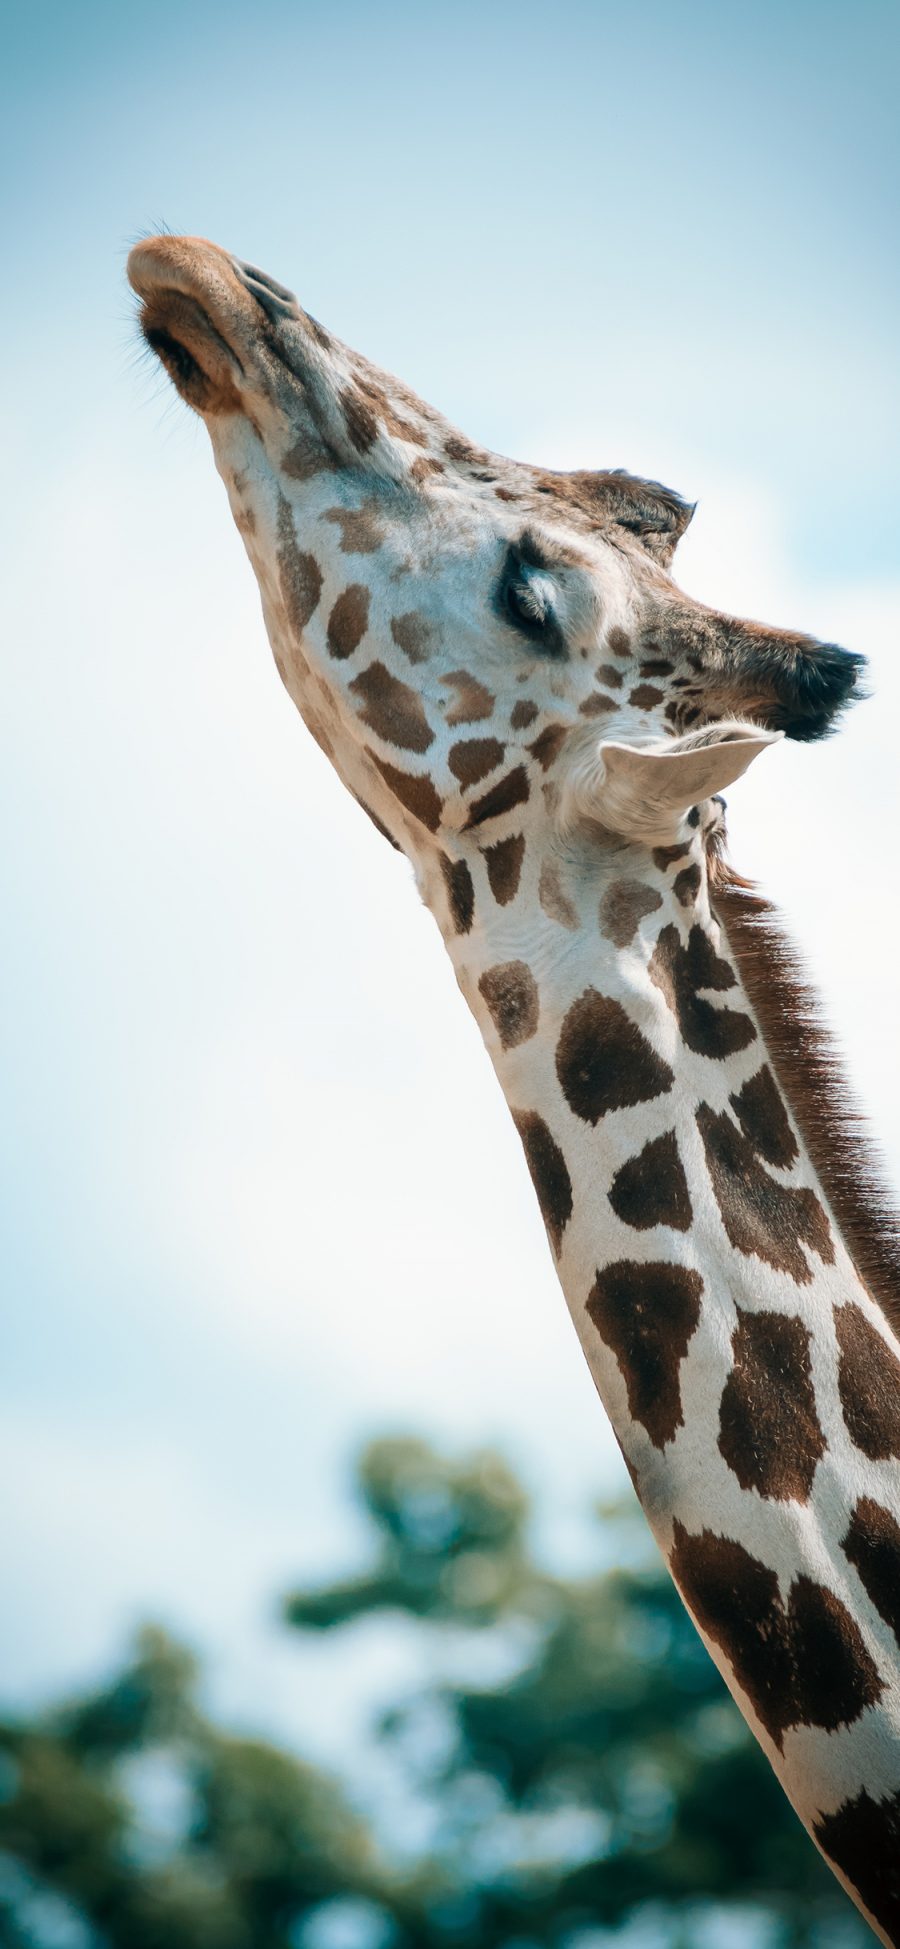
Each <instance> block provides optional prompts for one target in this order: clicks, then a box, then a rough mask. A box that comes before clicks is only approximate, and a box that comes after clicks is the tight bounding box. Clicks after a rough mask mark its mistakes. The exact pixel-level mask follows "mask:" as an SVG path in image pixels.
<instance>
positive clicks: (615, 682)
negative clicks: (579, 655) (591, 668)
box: [594, 663, 625, 690]
mask: <svg viewBox="0 0 900 1949" xmlns="http://www.w3.org/2000/svg"><path fill="white" fill-rule="evenodd" d="M594 675H595V677H596V679H597V682H598V683H601V684H609V687H610V690H621V688H622V685H623V683H624V682H625V679H624V677H623V675H622V672H621V670H617V669H616V666H615V664H614V663H598V665H597V668H596V670H595V672H594Z"/></svg>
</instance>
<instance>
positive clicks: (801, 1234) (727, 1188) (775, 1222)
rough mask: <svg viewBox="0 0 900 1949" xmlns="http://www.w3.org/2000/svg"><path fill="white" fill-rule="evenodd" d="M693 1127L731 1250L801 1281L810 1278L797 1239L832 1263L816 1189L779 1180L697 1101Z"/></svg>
mask: <svg viewBox="0 0 900 1949" xmlns="http://www.w3.org/2000/svg"><path fill="white" fill-rule="evenodd" d="M697 1128H698V1130H699V1132H700V1135H701V1137H702V1139H703V1148H704V1150H705V1152H706V1167H707V1170H708V1171H709V1178H710V1183H711V1185H712V1188H713V1192H714V1195H715V1200H716V1204H717V1205H718V1207H719V1211H720V1213H721V1217H722V1223H723V1225H724V1227H725V1230H726V1232H727V1234H728V1237H729V1239H730V1241H731V1244H732V1245H733V1246H734V1247H735V1250H736V1251H738V1252H746V1253H747V1254H748V1255H751V1254H752V1256H753V1257H754V1258H757V1259H762V1260H763V1261H764V1263H765V1264H766V1265H770V1266H774V1267H775V1270H776V1272H787V1273H790V1276H791V1278H792V1279H796V1281H797V1284H798V1285H801V1286H805V1285H808V1283H809V1281H810V1279H811V1278H812V1272H811V1270H810V1266H809V1261H808V1259H807V1258H806V1255H805V1253H804V1252H803V1251H801V1244H805V1245H807V1246H808V1247H809V1249H810V1250H811V1251H813V1252H816V1253H817V1254H818V1256H819V1258H820V1259H821V1260H822V1262H823V1264H825V1265H832V1264H833V1263H834V1245H833V1243H832V1238H831V1229H830V1226H829V1223H828V1218H827V1215H826V1213H825V1211H824V1209H823V1207H822V1205H820V1203H819V1200H818V1198H817V1197H816V1194H815V1192H814V1191H809V1190H807V1189H805V1188H801V1189H799V1190H793V1189H791V1188H790V1187H789V1186H787V1185H784V1184H779V1182H778V1179H777V1178H773V1177H772V1176H771V1175H770V1173H769V1172H768V1171H766V1170H764V1169H763V1166H762V1165H761V1164H760V1163H759V1161H758V1159H757V1156H756V1153H755V1151H754V1150H753V1149H752V1148H751V1146H750V1145H749V1144H748V1142H747V1139H746V1137H744V1136H742V1134H741V1132H740V1131H739V1129H738V1127H737V1124H736V1123H733V1122H732V1120H731V1118H730V1117H729V1116H728V1115H727V1114H726V1113H725V1112H723V1113H722V1114H720V1115H717V1114H716V1112H715V1111H714V1110H711V1109H710V1107H709V1104H708V1103H701V1105H700V1108H699V1109H698V1111H697Z"/></svg>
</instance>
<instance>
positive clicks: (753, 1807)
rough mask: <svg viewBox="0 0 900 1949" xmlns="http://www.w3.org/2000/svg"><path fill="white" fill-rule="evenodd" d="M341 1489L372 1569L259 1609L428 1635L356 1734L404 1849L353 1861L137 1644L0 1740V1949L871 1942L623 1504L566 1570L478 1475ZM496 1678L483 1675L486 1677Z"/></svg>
mask: <svg viewBox="0 0 900 1949" xmlns="http://www.w3.org/2000/svg"><path fill="white" fill-rule="evenodd" d="M359 1493H360V1497H361V1500H362V1502H363V1505H364V1507H365V1508H366V1510H367V1511H368V1514H369V1517H370V1519H371V1524H372V1533H373V1542H374V1560H373V1566H372V1568H371V1570H370V1571H369V1572H368V1573H367V1574H364V1575H360V1576H359V1577H357V1578H355V1579H352V1580H350V1581H347V1582H342V1583H339V1584H335V1585H333V1586H331V1587H330V1588H328V1589H326V1590H319V1591H316V1592H310V1591H301V1592H298V1593H295V1594H294V1595H292V1596H291V1597H290V1598H289V1599H288V1600H287V1602H286V1606H285V1611H286V1616H287V1618H288V1620H289V1622H290V1623H291V1624H292V1625H293V1626H295V1627H299V1628H302V1629H306V1630H310V1629H312V1630H317V1631H323V1630H326V1629H327V1630H334V1629H339V1628H340V1627H341V1626H342V1625H344V1624H346V1623H348V1622H349V1621H351V1620H357V1621H359V1620H363V1619H365V1618H368V1617H372V1616H373V1615H375V1614H377V1613H384V1612H394V1613H400V1614H406V1615H407V1616H408V1617H410V1618H413V1619H415V1620H416V1621H417V1628H418V1629H420V1630H421V1631H422V1632H425V1633H427V1634H428V1636H429V1641H430V1643H431V1646H432V1658H431V1663H432V1665H433V1666H434V1667H435V1668H437V1667H438V1665H442V1666H443V1669H444V1672H445V1677H444V1680H443V1681H442V1682H441V1683H435V1684H433V1685H432V1686H431V1687H430V1688H429V1690H428V1692H427V1693H426V1695H425V1696H419V1697H417V1696H415V1695H410V1696H407V1697H405V1698H402V1699H400V1700H398V1701H397V1702H396V1704H395V1705H394V1707H393V1708H392V1709H391V1711H390V1712H389V1713H387V1714H386V1715H385V1716H384V1719H383V1722H382V1725H381V1729H380V1732H381V1738H382V1741H383V1743H384V1746H385V1748H386V1750H387V1751H388V1752H389V1753H390V1754H392V1755H393V1758H394V1762H395V1766H396V1771H397V1775H398V1779H399V1780H400V1781H402V1782H403V1783H404V1786H405V1792H406V1794H407V1796H411V1797H412V1798H414V1800H415V1803H416V1812H417V1824H416V1831H417V1832H420V1831H421V1816H422V1814H423V1812H424V1813H425V1814H427V1821H426V1824H425V1825H426V1829H427V1832H428V1840H427V1842H423V1843H422V1845H421V1847H420V1849H419V1853H418V1855H417V1856H416V1855H414V1854H413V1857H412V1858H410V1853H411V1851H410V1850H409V1849H407V1850H406V1851H405V1854H404V1856H403V1859H402V1860H401V1859H400V1858H399V1856H398V1858H391V1855H390V1851H389V1850H388V1849H387V1848H386V1847H385V1846H384V1845H382V1848H381V1850H379V1847H378V1846H377V1845H376V1843H375V1841H374V1839H373V1836H372V1832H371V1830H370V1828H369V1826H367V1824H366V1823H365V1821H364V1820H363V1819H362V1818H361V1816H360V1815H359V1813H357V1812H355V1811H354V1809H353V1807H352V1805H351V1803H350V1800H349V1799H348V1795H347V1793H346V1792H345V1790H344V1789H343V1788H342V1787H341V1786H340V1785H339V1784H338V1783H337V1782H336V1781H335V1780H334V1779H332V1778H329V1777H328V1776H326V1775H325V1774H323V1773H322V1772H321V1771H320V1770H318V1769H316V1768H313V1767H311V1766H309V1765H306V1764H304V1762H303V1761H302V1760H300V1759H298V1758H297V1757H295V1756H293V1755H291V1754H288V1753H286V1752H283V1751H280V1750H279V1749H277V1748H276V1747H275V1746H273V1745H270V1744H266V1743H265V1742H263V1741H260V1740H251V1739H238V1738H232V1737H228V1736H227V1735H226V1734H225V1733H223V1732H222V1731H221V1730H220V1729H219V1728H217V1727H216V1726H214V1725H213V1724H212V1723H211V1722H210V1720H209V1719H208V1717H207V1716H205V1715H204V1713H203V1712H202V1711H201V1709H200V1707H199V1704H198V1699H197V1681H198V1674H197V1670H196V1667H195V1664H194V1661H193V1660H192V1658H191V1657H190V1655H189V1654H188V1653H186V1652H185V1651H184V1650H183V1649H182V1648H181V1647H180V1646H178V1645H175V1644H173V1643H172V1641H171V1640H170V1639H169V1638H167V1637H166V1636H165V1634H164V1633H162V1632H161V1631H158V1630H146V1631H144V1632H143V1633H142V1634H141V1636H140V1638H139V1640H138V1643H137V1645H136V1647H135V1651H134V1655H133V1657H132V1658H131V1659H130V1660H129V1662H128V1663H127V1664H126V1666H125V1667H124V1669H123V1670H122V1671H121V1672H119V1673H118V1674H117V1675H116V1676H115V1677H114V1678H113V1680H112V1681H111V1682H110V1684H109V1685H108V1686H107V1687H105V1688H104V1689H103V1690H101V1691H99V1692H97V1693H94V1694H92V1695H90V1696H88V1697H86V1698H82V1699H80V1700H78V1701H76V1702H74V1703H73V1704H70V1705H69V1706H67V1707H65V1708H64V1709H61V1710H58V1711H56V1712H54V1713H50V1714H47V1715H45V1716H43V1717H41V1718H39V1719H36V1720H35V1721H33V1722H29V1723H7V1724H2V1725H0V1943H2V1944H4V1945H8V1949H45V1945H46V1949H56V1945H57V1944H60V1943H65V1944H66V1945H67V1949H68V1945H69V1944H72V1945H76V1944H77V1949H82V1945H85V1949H86V1946H87V1945H90V1949H94V1946H95V1945H97V1949H332V1946H333V1945H337V1944H338V1943H340V1945H341V1949H343V1945H344V1944H345V1943H347V1944H348V1945H351V1949H357V1945H358V1949H376V1945H378V1946H379V1949H380V1945H382V1944H383V1945H385V1949H456V1946H457V1945H459V1949H462V1945H465V1949H596V1945H598V1944H599V1943H600V1942H601V1941H607V1940H608V1941H613V1940H616V1941H620V1942H621V1943H622V1944H623V1945H624V1944H628V1945H629V1949H630V1945H632V1944H637V1943H638V1942H640V1945H641V1949H682V1945H684V1946H685V1949H687V1945H691V1949H695V1945H698V1944H700V1943H702V1944H704V1945H715V1949H719V1945H720V1944H722V1945H725V1944H727V1945H729V1949H731V1945H734V1949H738V1945H742V1949H743V1946H746V1949H801V1946H802V1949H862V1945H863V1944H865V1943H867V1942H869V1941H871V1937H870V1935H869V1933H868V1931H867V1930H866V1929H865V1928H864V1926H863V1924H862V1923H861V1922H860V1921H859V1919H858V1918H857V1917H856V1916H855V1911H853V1910H852V1909H851V1907H850V1905H849V1903H848V1902H847V1901H846V1899H845V1897H844V1896H843V1895H842V1894H841V1891H840V1889H839V1888H838V1887H837V1884H836V1883H835V1882H834V1881H833V1879H832V1877H831V1875H830V1874H829V1872H828V1871H827V1869H826V1868H825V1867H824V1865H823V1863H822V1862H821V1861H820V1859H819V1857H818V1855H817V1854H816V1852H815V1850H814V1848H813V1847H812V1844H811V1843H810V1842H809V1840H808V1839H807V1837H806V1836H805V1834H804V1833H803V1831H802V1829H801V1827H800V1826H799V1823H798V1822H797V1821H796V1819H795V1817H794V1815H793V1814H792V1812H791V1810H790V1808H789V1807H788V1805H787V1802H786V1801H785V1800H784V1798H783V1796H782V1794H781V1791H780V1789H779V1788H778V1786H777V1785H776V1783H775V1779H774V1776H773V1775H772V1773H771V1771H770V1769H769V1768H768V1766H767V1764H766V1762H765V1761H764V1759H763V1758H762V1755H761V1754H760V1752H759V1750H758V1748H757V1747H756V1745H755V1743H754V1742H753V1741H752V1739H751V1738H750V1736H749V1733H748V1732H747V1730H746V1728H745V1726H744V1724H743V1721H742V1720H741V1719H740V1717H739V1715H738V1714H737V1712H736V1710H735V1708H734V1706H733V1705H732V1702H731V1700H730V1699H729V1698H728V1696H727V1694H726V1692H725V1691H724V1689H723V1687H722V1684H721V1681H720V1679H719V1677H718V1675H717V1673H716V1671H715V1669H714V1667H713V1666H712V1664H711V1663H710V1661H709V1659H708V1657H707V1656H706V1653H705V1651H704V1650H703V1648H702V1646H701V1644H700V1642H699V1639H698V1638H697V1636H696V1633H695V1632H694V1630H693V1627H692V1626H691V1624H690V1622H689V1620H688V1618H687V1615H686V1613H685V1612H684V1610H683V1608H682V1606H681V1604H680V1602H679V1599H678V1597H677V1595H676V1593H675V1590H674V1587H673V1586H672V1584H671V1582H670V1580H669V1578H668V1577H667V1575H666V1574H665V1572H664V1570H663V1568H662V1566H661V1564H660V1563H659V1561H658V1559H657V1558H656V1555H655V1553H654V1552H653V1551H652V1546H651V1545H650V1543H649V1538H648V1537H647V1533H646V1531H645V1529H644V1526H643V1521H642V1519H641V1518H640V1517H639V1514H637V1513H636V1505H633V1506H629V1507H627V1508H624V1507H623V1508H618V1509H616V1510H614V1511H606V1512H604V1513H603V1516H602V1522H603V1526H604V1527H603V1534H604V1537H605V1541H606V1545H607V1549H608V1550H610V1551H611V1553H612V1555H613V1556H614V1558H615V1560H616V1562H617V1564H618V1565H619V1567H617V1568H616V1569H614V1570H602V1571H597V1572H595V1573H593V1574H589V1575H583V1576H580V1577H577V1578H570V1579H564V1578H560V1577H554V1576H552V1575H550V1574H548V1572H547V1571H546V1570H544V1569H543V1568H542V1567H541V1566H540V1565H539V1564H538V1563H537V1562H536V1561H535V1560H534V1556H533V1553H532V1551H531V1548H530V1546H529V1534H528V1519H529V1511H528V1504H527V1499H526V1497H525V1495H524V1493H523V1491H522V1488H521V1486H520V1485H519V1483H518V1482H517V1481H516V1479H515V1477H514V1476H513V1475H512V1474H511V1473H510V1471H509V1469H508V1467H507V1466H506V1465H505V1463H504V1462H502V1461H501V1460H500V1459H499V1458H498V1457H497V1456H494V1455H491V1454H488V1453H484V1454H479V1455H475V1456H472V1457H470V1458H468V1459H466V1460H463V1461H452V1460H447V1459H444V1458H442V1457H440V1456H439V1455H437V1454H436V1453H435V1452H434V1451H433V1450H432V1449H430V1448H429V1447H427V1446H426V1445H425V1444H424V1443H422V1442H415V1441H410V1440H391V1441H381V1442H376V1443H374V1444H373V1445H372V1446H371V1447H370V1448H369V1449H368V1450H367V1452H366V1453H365V1455H364V1456H363V1457H362V1460H361V1464H360V1469H359ZM501 1666H502V1667H503V1668H504V1671H505V1676H504V1678H503V1680H502V1682H501V1681H500V1680H499V1679H497V1678H496V1677H493V1678H490V1679H489V1678H488V1676H487V1674H488V1673H489V1672H491V1673H496V1672H497V1671H498V1670H499V1669H500V1668H501ZM473 1671H474V1672H476V1673H478V1672H480V1674H481V1677H480V1680H479V1682H475V1680H473V1678H472V1676H471V1674H472V1672H473ZM450 1674H454V1675H453V1676H451V1675H450ZM462 1674H465V1675H464V1676H463V1675H462ZM154 1767H156V1768H157V1769H159V1767H162V1768H163V1771H164V1773H165V1774H166V1777H167V1779H168V1789H169V1800H170V1802H171V1803H172V1804H173V1805H174V1806H175V1808H176V1817H175V1818H171V1817H170V1820H169V1827H168V1830H167V1832H166V1833H164V1834H162V1835H160V1833H159V1832H155V1831H154V1827H153V1821H152V1819H148V1814H147V1806H146V1802H147V1798H148V1794H147V1780H148V1774H147V1769H148V1768H149V1769H150V1772H151V1774H152V1770H153V1768H154ZM142 1769H143V1771H142ZM173 1796H174V1798H173ZM151 1798H152V1795H151ZM4 1864H5V1865H4ZM338 1923H340V1928H337V1924H338ZM79 1925H80V1933H79ZM635 1928H637V1929H638V1934H634V1933H633V1930H634V1929H635ZM67 1931H68V1933H67ZM73 1931H74V1933H73ZM622 1931H624V1933H622Z"/></svg>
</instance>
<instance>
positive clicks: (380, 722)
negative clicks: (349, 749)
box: [348, 663, 434, 751]
mask: <svg viewBox="0 0 900 1949" xmlns="http://www.w3.org/2000/svg"><path fill="white" fill-rule="evenodd" d="M348 688H349V689H350V690H351V691H352V692H353V695H354V696H355V697H360V698H361V699H362V708H361V710H360V713H359V714H360V717H361V718H362V720H363V723H364V724H368V725H369V726H370V728H371V729H372V730H373V731H376V732H377V734H378V736H379V737H380V738H383V739H384V741H385V744H396V745H399V746H401V748H402V749H403V750H404V751H427V750H428V747H429V745H430V744H433V743H434V732H433V731H432V729H431V725H430V724H429V722H428V719H427V717H426V716H425V712H424V710H423V709H422V701H421V698H419V697H417V695H416V693H415V691H414V690H410V688H409V685H408V684H404V683H401V682H400V681H399V678H397V677H393V676H392V675H391V673H390V670H388V668H387V666H386V664H384V663H370V665H369V668H368V670H362V671H361V672H360V674H359V676H358V677H354V679H353V682H352V683H351V684H350V685H349V686H348Z"/></svg>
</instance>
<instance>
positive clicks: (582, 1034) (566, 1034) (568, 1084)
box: [556, 988, 675, 1124]
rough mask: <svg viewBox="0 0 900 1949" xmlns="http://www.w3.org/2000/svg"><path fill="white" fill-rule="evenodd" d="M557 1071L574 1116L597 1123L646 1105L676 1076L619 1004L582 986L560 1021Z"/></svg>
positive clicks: (593, 989) (594, 990) (592, 989)
mask: <svg viewBox="0 0 900 1949" xmlns="http://www.w3.org/2000/svg"><path fill="white" fill-rule="evenodd" d="M556 1073H557V1076H558V1077H559V1080H560V1084H561V1086H562V1091H563V1095H564V1096H565V1099H566V1102H567V1103H568V1105H569V1108H570V1109H571V1110H573V1111H574V1113H575V1115H576V1117H582V1118H583V1120H584V1122H585V1123H592V1124H595V1123H598V1122H599V1120H600V1118H601V1117H603V1116H606V1115H607V1113H608V1111H610V1110H623V1109H626V1108H627V1107H628V1106H629V1105H630V1104H632V1103H648V1102H649V1101H650V1099H651V1097H654V1096H660V1095H662V1093H663V1092H664V1091H665V1090H670V1089H671V1087H672V1084H673V1082H674V1080H675V1078H674V1075H673V1073H672V1071H671V1069H670V1068H669V1065H668V1063H667V1062H663V1060H662V1057H661V1056H658V1055H657V1053H656V1050H655V1049H654V1048H653V1047H652V1044H651V1043H649V1042H648V1041H647V1038H646V1036H645V1035H642V1033H641V1031H640V1029H639V1028H638V1026H637V1023H636V1022H632V1020H631V1017H630V1016H629V1015H626V1013H625V1010H624V1008H622V1006H621V1004H620V1003H619V1002H614V1001H611V1000H610V999H609V997H608V996H606V995H598V993H597V990H596V989H595V988H586V989H585V991H584V994H583V995H580V996H579V998H578V1000H577V1002H573V1003H572V1006H571V1008H570V1009H569V1011H568V1014H567V1015H566V1017H565V1020H564V1021H563V1025H562V1028H561V1030H560V1034H559V1042H558V1044H557V1048H556Z"/></svg>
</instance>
